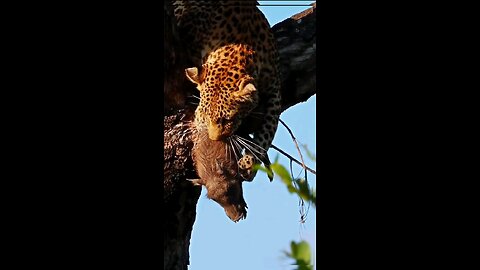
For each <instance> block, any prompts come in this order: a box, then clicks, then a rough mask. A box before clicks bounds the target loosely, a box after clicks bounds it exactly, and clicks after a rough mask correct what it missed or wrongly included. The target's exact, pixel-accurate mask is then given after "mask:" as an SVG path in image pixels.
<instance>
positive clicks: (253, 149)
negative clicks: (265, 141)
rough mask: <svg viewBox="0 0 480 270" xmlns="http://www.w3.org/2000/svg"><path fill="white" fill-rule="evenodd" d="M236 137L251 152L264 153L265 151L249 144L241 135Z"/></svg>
mask: <svg viewBox="0 0 480 270" xmlns="http://www.w3.org/2000/svg"><path fill="white" fill-rule="evenodd" d="M236 139H237V140H238V142H239V143H241V144H242V145H243V146H244V147H245V148H246V149H248V150H249V151H250V152H256V153H258V154H260V155H263V153H262V152H261V151H260V150H258V149H256V148H255V147H253V146H251V145H249V144H248V143H247V142H246V141H243V140H242V139H241V137H240V136H236Z"/></svg>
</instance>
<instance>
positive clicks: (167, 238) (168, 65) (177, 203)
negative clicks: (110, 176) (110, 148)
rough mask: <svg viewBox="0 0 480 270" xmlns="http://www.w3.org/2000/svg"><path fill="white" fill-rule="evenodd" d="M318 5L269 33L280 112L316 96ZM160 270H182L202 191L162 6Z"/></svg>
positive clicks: (189, 90)
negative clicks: (278, 76) (276, 59)
mask: <svg viewBox="0 0 480 270" xmlns="http://www.w3.org/2000/svg"><path fill="white" fill-rule="evenodd" d="M315 10H316V5H314V6H313V7H312V8H310V9H308V10H306V11H304V12H301V13H299V14H297V15H295V16H292V17H291V18H289V19H286V20H284V21H283V22H280V23H278V24H277V25H275V26H273V27H272V30H273V31H274V34H275V37H276V39H277V42H278V50H279V53H280V63H281V72H282V74H283V75H282V99H283V100H282V111H283V110H286V109H287V108H289V107H291V106H293V105H295V104H297V103H299V102H303V101H306V100H307V99H308V98H309V97H311V96H312V95H314V94H315V92H316V78H315V77H316V76H315V70H316V61H315V58H316V33H315V29H316V27H315V21H316V19H315V14H316V12H315ZM164 18H165V21H164V22H165V24H164V25H165V37H164V38H165V39H164V43H165V44H164V45H165V48H164V49H165V50H164V57H165V58H164V59H165V60H164V68H165V69H164V76H165V77H164V78H165V81H164V106H165V109H164V113H165V116H164V142H163V143H164V172H163V186H164V195H163V200H164V206H165V208H164V213H163V220H164V224H163V231H164V240H163V241H164V243H163V247H164V266H163V268H164V269H165V270H167V269H168V270H186V269H187V268H188V264H189V246H190V237H191V233H192V228H193V224H194V222H195V217H196V205H197V201H198V198H199V196H200V192H201V187H195V186H193V185H192V184H191V183H190V182H188V181H186V179H189V178H194V177H195V171H194V166H193V160H192V157H191V156H192V152H191V151H192V147H193V142H192V138H191V132H189V128H190V122H191V121H192V120H193V115H194V114H193V112H194V105H191V104H189V101H188V100H189V96H190V95H192V94H193V93H194V88H193V87H192V86H191V85H190V84H188V83H186V81H187V80H186V79H185V73H184V69H185V67H186V65H185V63H187V59H186V53H185V50H184V48H183V45H182V44H181V42H180V41H179V39H178V36H177V33H176V30H175V29H176V27H175V20H174V17H173V11H172V7H171V5H169V1H165V2H164Z"/></svg>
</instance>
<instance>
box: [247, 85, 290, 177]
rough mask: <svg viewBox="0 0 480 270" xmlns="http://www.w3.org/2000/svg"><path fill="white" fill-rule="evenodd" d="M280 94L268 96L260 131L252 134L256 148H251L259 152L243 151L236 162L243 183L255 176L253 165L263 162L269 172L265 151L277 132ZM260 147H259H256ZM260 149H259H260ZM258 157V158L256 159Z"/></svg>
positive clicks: (268, 162)
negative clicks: (243, 180)
mask: <svg viewBox="0 0 480 270" xmlns="http://www.w3.org/2000/svg"><path fill="white" fill-rule="evenodd" d="M280 108H281V107H280V94H279V93H278V92H275V93H273V94H272V95H270V97H269V99H268V102H267V110H266V114H265V122H264V123H263V124H262V125H261V127H260V129H259V130H258V131H257V132H255V133H254V136H253V142H254V143H255V145H257V146H255V145H254V146H252V147H254V148H255V149H257V150H259V151H258V152H260V153H258V152H255V153H252V152H251V151H249V150H248V149H246V150H245V154H244V155H243V157H242V158H241V159H240V160H239V161H238V167H239V169H240V174H241V175H242V177H243V178H244V179H245V181H252V180H253V178H254V177H255V175H256V171H254V170H253V166H254V164H259V163H261V162H263V164H264V165H265V167H267V169H268V170H270V160H269V159H268V155H267V151H268V148H270V145H271V144H272V141H273V138H274V136H275V132H276V131H277V126H278V119H279V117H280ZM258 146H260V147H258ZM260 148H261V149H260ZM257 157H258V158H257ZM268 178H269V179H270V181H272V180H273V173H272V175H271V176H270V175H269V176H268Z"/></svg>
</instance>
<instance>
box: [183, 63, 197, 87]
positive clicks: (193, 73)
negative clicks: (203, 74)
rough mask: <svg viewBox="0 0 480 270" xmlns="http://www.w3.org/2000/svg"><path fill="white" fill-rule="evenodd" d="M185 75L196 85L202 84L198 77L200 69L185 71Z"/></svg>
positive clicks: (193, 68) (194, 68) (192, 68)
mask: <svg viewBox="0 0 480 270" xmlns="http://www.w3.org/2000/svg"><path fill="white" fill-rule="evenodd" d="M185 75H187V78H188V79H189V80H190V81H191V82H193V83H194V84H200V78H199V77H198V68H196V67H191V68H187V69H185Z"/></svg>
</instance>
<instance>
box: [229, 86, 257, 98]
mask: <svg viewBox="0 0 480 270" xmlns="http://www.w3.org/2000/svg"><path fill="white" fill-rule="evenodd" d="M256 91H257V89H256V88H255V86H254V85H253V84H252V83H248V84H247V85H244V84H243V83H242V84H241V85H240V87H239V89H238V91H236V92H234V93H235V95H236V96H237V97H244V96H248V95H251V94H253V93H255V92H256Z"/></svg>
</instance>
